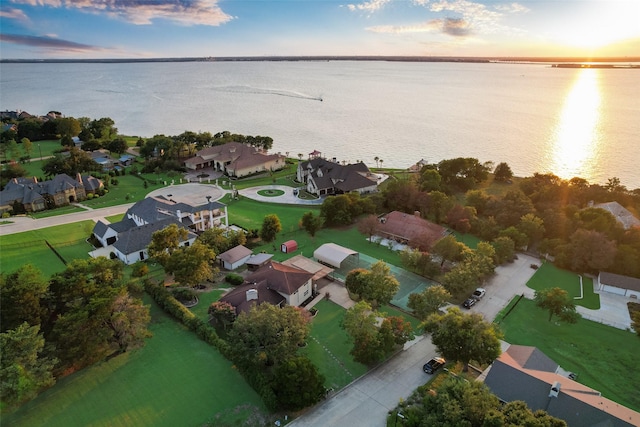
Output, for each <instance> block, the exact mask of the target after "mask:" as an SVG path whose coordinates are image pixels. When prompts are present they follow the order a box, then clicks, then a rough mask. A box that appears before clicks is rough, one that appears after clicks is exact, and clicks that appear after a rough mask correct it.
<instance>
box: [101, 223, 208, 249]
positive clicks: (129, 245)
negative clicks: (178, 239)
mask: <svg viewBox="0 0 640 427" xmlns="http://www.w3.org/2000/svg"><path fill="white" fill-rule="evenodd" d="M171 224H176V225H178V227H181V228H184V229H187V228H186V227H185V226H184V225H183V224H182V223H181V222H180V221H178V220H177V219H176V218H173V217H168V218H166V219H163V220H161V221H157V222H154V223H153V224H144V225H141V226H139V227H135V228H132V229H130V230H128V231H125V232H124V233H120V234H119V235H118V240H117V241H116V242H115V243H114V244H113V247H114V248H116V249H117V250H119V251H120V252H122V253H123V254H131V253H134V252H138V251H141V250H143V249H145V248H146V247H147V246H148V245H149V243H150V242H151V237H152V235H153V233H155V232H156V231H159V230H162V229H163V228H165V227H167V226H169V225H171ZM193 237H196V235H195V234H194V233H192V232H189V235H188V237H187V239H190V238H193Z"/></svg>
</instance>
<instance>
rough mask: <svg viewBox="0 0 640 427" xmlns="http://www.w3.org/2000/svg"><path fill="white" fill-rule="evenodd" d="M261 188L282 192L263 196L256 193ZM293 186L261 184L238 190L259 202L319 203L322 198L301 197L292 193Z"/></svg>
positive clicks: (242, 194) (261, 189)
mask: <svg viewBox="0 0 640 427" xmlns="http://www.w3.org/2000/svg"><path fill="white" fill-rule="evenodd" d="M263 190H280V191H284V194H282V195H280V196H273V197H271V196H263V195H261V194H258V192H259V191H263ZM294 190H295V188H293V187H288V186H286V185H261V186H258V187H251V188H245V189H244V190H238V193H240V195H241V196H244V197H248V198H249V199H253V200H258V201H260V202H269V203H283V204H289V205H321V204H322V202H323V200H324V199H313V200H307V199H301V198H299V197H298V196H297V195H295V194H293V191H294Z"/></svg>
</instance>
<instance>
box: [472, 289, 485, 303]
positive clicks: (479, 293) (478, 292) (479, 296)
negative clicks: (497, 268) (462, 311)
mask: <svg viewBox="0 0 640 427" xmlns="http://www.w3.org/2000/svg"><path fill="white" fill-rule="evenodd" d="M486 293H487V291H485V289H484V288H477V289H476V290H475V291H473V294H471V298H475V299H477V300H478V301H480V300H481V299H482V297H483V296H484V294H486Z"/></svg>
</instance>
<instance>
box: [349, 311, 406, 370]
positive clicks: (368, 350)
mask: <svg viewBox="0 0 640 427" xmlns="http://www.w3.org/2000/svg"><path fill="white" fill-rule="evenodd" d="M379 320H381V321H379ZM342 327H343V328H344V329H345V330H346V331H347V333H348V334H349V336H350V337H351V338H352V339H353V348H352V349H351V352H350V353H351V355H352V356H353V358H354V360H356V361H357V362H360V363H363V364H365V365H372V364H374V363H377V362H380V361H381V360H383V359H384V358H385V357H387V356H388V355H389V354H390V353H391V352H393V351H394V350H395V349H397V348H399V346H402V345H403V344H404V343H405V342H407V341H408V340H410V339H413V330H412V327H411V324H410V323H409V322H407V321H406V320H404V319H403V318H402V317H397V316H390V317H385V315H384V314H383V313H380V312H377V311H374V310H373V309H372V308H371V305H370V304H369V303H367V302H366V301H360V302H358V303H357V304H356V305H354V306H353V307H351V308H350V309H348V310H347V312H346V313H345V315H344V320H343V322H342Z"/></svg>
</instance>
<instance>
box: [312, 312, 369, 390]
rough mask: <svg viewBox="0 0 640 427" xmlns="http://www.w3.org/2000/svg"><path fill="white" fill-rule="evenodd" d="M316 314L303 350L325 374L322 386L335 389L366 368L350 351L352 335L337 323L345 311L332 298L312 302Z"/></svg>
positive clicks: (350, 380)
mask: <svg viewBox="0 0 640 427" xmlns="http://www.w3.org/2000/svg"><path fill="white" fill-rule="evenodd" d="M315 308H316V309H318V314H317V315H316V316H315V317H314V318H313V321H312V323H311V337H310V339H309V340H308V343H307V346H306V347H305V348H304V349H303V351H304V352H305V353H306V354H307V355H308V356H309V358H310V359H311V361H312V362H313V363H314V364H315V365H316V366H317V367H318V369H319V370H320V373H321V374H322V375H324V376H325V378H326V381H325V387H327V388H333V389H334V390H338V389H341V388H343V387H344V386H346V385H347V384H349V383H350V382H352V381H353V380H355V379H356V378H358V377H360V376H361V375H363V374H364V373H365V372H367V367H366V366H365V365H362V364H360V363H358V362H355V361H354V360H353V357H352V356H351V355H350V354H349V351H351V347H352V341H351V338H349V336H348V335H347V333H346V332H345V330H344V329H342V327H341V326H340V324H341V322H342V319H343V318H344V313H345V310H344V308H342V307H340V306H339V305H338V304H335V303H333V302H331V301H326V300H323V301H320V302H319V303H318V304H316V305H315Z"/></svg>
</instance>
